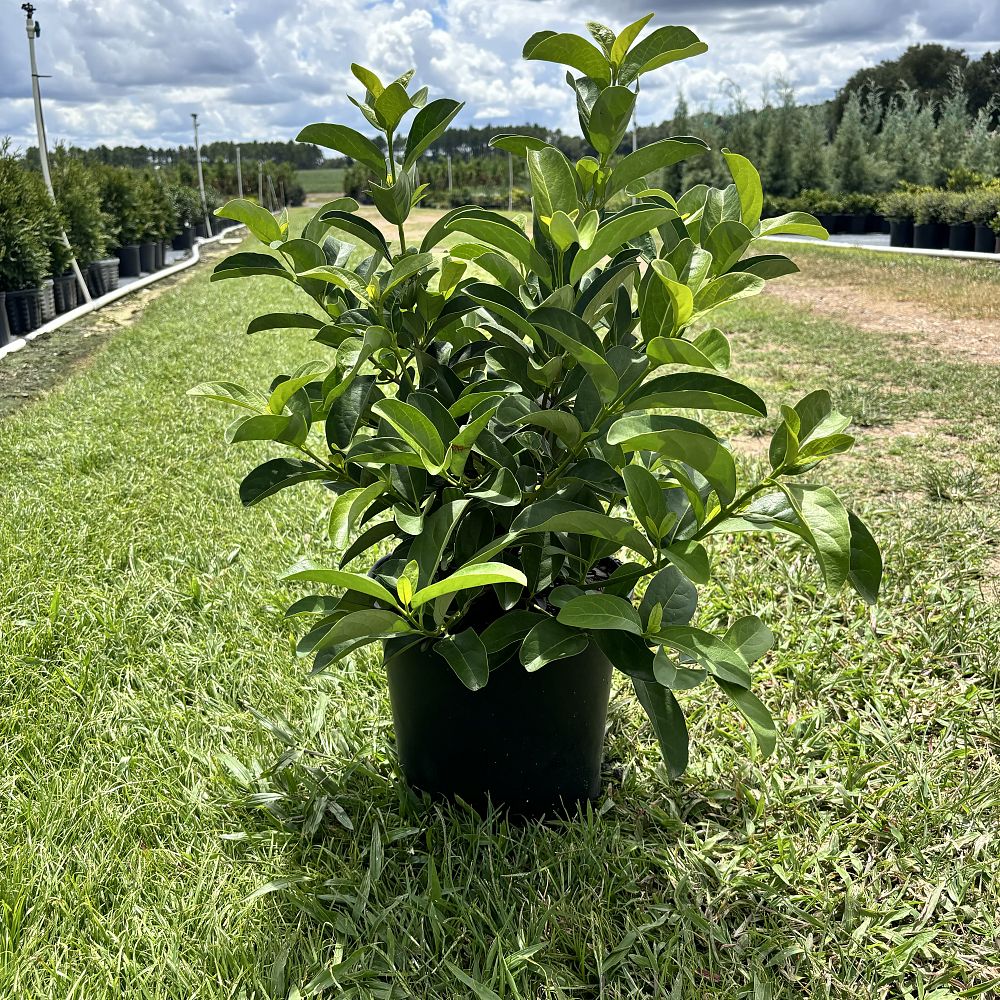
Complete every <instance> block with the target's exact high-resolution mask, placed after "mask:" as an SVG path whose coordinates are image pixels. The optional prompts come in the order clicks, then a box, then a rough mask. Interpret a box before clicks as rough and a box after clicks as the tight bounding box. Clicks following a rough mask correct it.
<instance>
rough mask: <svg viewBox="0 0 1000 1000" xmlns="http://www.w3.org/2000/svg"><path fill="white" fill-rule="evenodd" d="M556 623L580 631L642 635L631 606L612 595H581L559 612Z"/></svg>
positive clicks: (622, 599) (637, 619)
mask: <svg viewBox="0 0 1000 1000" xmlns="http://www.w3.org/2000/svg"><path fill="white" fill-rule="evenodd" d="M558 621H560V622H561V623H562V624H563V625H570V626H573V627H575V628H580V629H615V630H617V631H619V632H630V633H632V634H633V635H642V622H641V621H639V615H638V614H637V613H636V610H635V608H634V607H632V605H631V604H630V603H629V602H628V601H626V600H625V599H624V598H622V597H615V596H614V595H613V594H583V595H582V596H581V597H574V598H573V600H571V601H570V602H569V603H568V604H565V605H563V607H562V608H560V610H559V615H558Z"/></svg>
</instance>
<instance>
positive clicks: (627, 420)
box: [608, 413, 736, 503]
mask: <svg viewBox="0 0 1000 1000" xmlns="http://www.w3.org/2000/svg"><path fill="white" fill-rule="evenodd" d="M699 426H700V425H698V424H695V423H694V422H693V421H689V420H685V419H684V418H682V417H666V416H660V415H659V414H652V413H643V414H633V415H632V416H628V417H622V418H621V419H619V420H616V421H615V422H614V423H613V424H612V425H611V427H610V429H609V430H608V443H609V444H614V445H620V446H621V447H622V448H624V449H625V450H626V451H654V452H656V453H657V454H658V455H659V456H660V457H661V458H664V459H670V460H672V461H676V462H685V463H686V464H687V465H690V466H691V467H692V468H694V469H697V470H698V472H700V473H701V474H702V475H703V476H704V477H705V478H706V479H707V480H708V481H709V482H710V483H711V484H712V486H713V487H714V488H715V490H716V491H717V492H718V494H719V497H720V498H721V499H722V500H723V501H724V502H727V503H728V502H729V501H730V500H732V499H733V497H734V496H735V495H736V464H735V462H734V461H733V456H732V454H731V453H730V452H729V451H728V450H727V449H726V448H724V447H723V446H722V444H720V442H719V441H717V440H716V439H715V438H714V437H709V436H708V435H707V434H704V433H698V432H697V431H696V430H694V428H696V427H699Z"/></svg>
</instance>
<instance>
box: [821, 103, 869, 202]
mask: <svg viewBox="0 0 1000 1000" xmlns="http://www.w3.org/2000/svg"><path fill="white" fill-rule="evenodd" d="M830 171H831V174H832V175H833V183H834V185H835V186H836V188H837V190H838V191H872V190H874V188H875V184H876V182H875V170H874V166H873V164H872V159H871V156H870V154H869V152H868V145H867V142H866V133H865V123H864V119H863V117H862V114H861V99H860V98H859V97H858V95H857V94H856V93H854V94H851V95H850V96H849V97H848V99H847V105H846V107H845V108H844V117H843V118H841V120H840V125H839V126H838V128H837V134H836V135H835V136H834V139H833V147H832V149H831V151H830Z"/></svg>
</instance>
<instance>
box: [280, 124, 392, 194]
mask: <svg viewBox="0 0 1000 1000" xmlns="http://www.w3.org/2000/svg"><path fill="white" fill-rule="evenodd" d="M295 139H296V142H312V143H315V144H316V145H317V146H324V147H325V148H326V149H335V150H336V151H337V152H338V153H342V154H343V155H344V156H349V157H350V158H351V159H352V160H358V161H359V162H361V163H363V164H365V166H367V167H370V168H371V169H372V170H373V171H374V172H375V173H376V175H378V176H379V177H381V178H382V180H385V178H386V177H387V176H388V168H387V166H386V162H385V157H384V156H383V155H382V151H381V150H380V149H379V148H378V146H376V145H375V143H374V142H372V141H371V139H368V138H366V137H365V136H363V135H362V134H361V133H360V132H357V131H355V130H354V129H353V128H348V127H347V126H346V125H329V124H327V123H325V122H321V123H318V124H315V125H307V126H306V127H305V128H304V129H302V131H301V132H299V134H298V135H297V136H296V137H295Z"/></svg>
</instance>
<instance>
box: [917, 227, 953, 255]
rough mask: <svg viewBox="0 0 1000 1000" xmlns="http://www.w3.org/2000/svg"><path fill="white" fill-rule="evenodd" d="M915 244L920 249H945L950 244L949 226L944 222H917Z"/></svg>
mask: <svg viewBox="0 0 1000 1000" xmlns="http://www.w3.org/2000/svg"><path fill="white" fill-rule="evenodd" d="M913 245H914V247H916V248H917V249H919V250H943V249H944V248H945V247H946V246H947V245H948V227H947V226H946V225H944V223H942V222H917V223H914V226H913Z"/></svg>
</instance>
